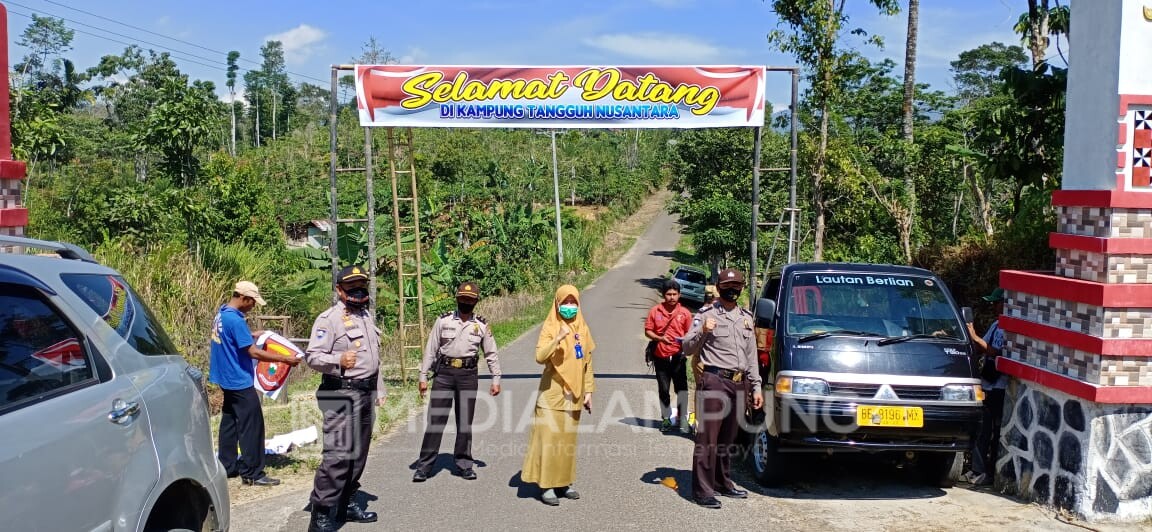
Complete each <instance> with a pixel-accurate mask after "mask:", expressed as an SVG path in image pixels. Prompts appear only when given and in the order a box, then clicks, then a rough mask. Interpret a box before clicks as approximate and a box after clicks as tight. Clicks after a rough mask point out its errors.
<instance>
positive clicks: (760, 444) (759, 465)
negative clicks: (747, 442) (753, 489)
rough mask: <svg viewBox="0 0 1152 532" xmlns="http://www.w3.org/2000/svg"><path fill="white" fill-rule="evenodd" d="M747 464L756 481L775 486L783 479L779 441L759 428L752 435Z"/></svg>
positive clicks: (782, 463)
mask: <svg viewBox="0 0 1152 532" xmlns="http://www.w3.org/2000/svg"><path fill="white" fill-rule="evenodd" d="M748 464H749V465H750V466H751V468H752V474H753V475H754V476H755V477H756V481H757V482H759V483H760V484H763V485H765V486H777V485H779V484H780V483H781V482H783V480H784V462H783V460H781V459H780V443H779V442H778V441H777V440H776V438H773V437H772V436H771V435H770V434H768V432H767V431H765V430H764V429H761V430H759V431H757V432H756V434H755V435H753V437H752V450H751V452H749V453H748Z"/></svg>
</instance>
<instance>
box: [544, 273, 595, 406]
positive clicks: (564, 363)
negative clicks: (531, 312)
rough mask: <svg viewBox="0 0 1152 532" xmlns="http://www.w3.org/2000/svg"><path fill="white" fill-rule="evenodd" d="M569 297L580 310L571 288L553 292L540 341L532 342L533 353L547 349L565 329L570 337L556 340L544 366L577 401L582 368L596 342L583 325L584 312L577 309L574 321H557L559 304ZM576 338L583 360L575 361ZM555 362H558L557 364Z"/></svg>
mask: <svg viewBox="0 0 1152 532" xmlns="http://www.w3.org/2000/svg"><path fill="white" fill-rule="evenodd" d="M568 296H572V297H573V298H574V299H575V300H576V305H578V306H580V292H579V291H578V290H577V289H576V287H575V286H572V285H570V284H566V285H563V286H561V287H560V288H557V289H556V297H555V298H554V299H553V301H552V312H549V313H548V317H546V318H544V325H543V326H542V327H541V328H540V339H539V340H537V342H536V350H537V351H539V350H540V349H542V348H544V347H547V346H548V344H551V343H552V340H554V339H555V338H556V337H557V336H559V335H560V327H561V326H562V325H567V326H568V328H569V329H571V331H572V332H571V333H569V334H568V336H565V337H564V339H563V340H560V344H559V345H557V346H556V352H555V353H553V354H552V356H551V357H550V358H549V359H548V362H545V363H546V364H552V365H553V367H555V368H556V373H557V374H558V375H560V379H561V380H562V381H563V383H564V387H565V388H567V389H568V390H569V391H571V392H572V393H573V394H576V395H577V397H579V396H580V395H581V394H583V393H584V366H585V364H586V363H587V362H588V360H589V357H590V356H591V354H592V351H593V350H595V349H596V342H595V341H594V340H592V332H591V331H590V330H589V329H588V323H587V322H585V321H584V308H583V306H581V308H580V311H579V312H577V313H576V317H575V318H572V320H571V321H569V320H566V319H564V318H561V317H560V304H561V303H562V302H563V301H564V300H565V299H567V298H568ZM577 338H579V341H580V346H581V348H582V349H583V350H584V358H583V359H577V358H576V341H577ZM557 360H559V362H557Z"/></svg>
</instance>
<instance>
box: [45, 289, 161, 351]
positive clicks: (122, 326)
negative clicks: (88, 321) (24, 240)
mask: <svg viewBox="0 0 1152 532" xmlns="http://www.w3.org/2000/svg"><path fill="white" fill-rule="evenodd" d="M60 278H61V279H62V280H63V281H64V284H65V285H67V286H68V288H70V289H71V290H72V291H73V292H75V293H76V295H78V296H80V299H81V300H83V301H84V302H85V303H87V304H88V306H89V307H90V308H91V309H92V310H94V311H96V314H98V315H100V317H101V318H102V319H103V320H104V322H105V323H107V324H108V326H109V327H112V329H114V330H115V331H116V332H117V333H118V334H119V335H120V336H122V337H123V338H124V339H125V340H127V341H128V343H129V344H130V345H131V346H132V347H133V348H135V349H136V351H138V352H140V353H141V354H144V355H174V354H177V353H178V351H177V350H176V346H175V345H174V344H173V343H172V340H171V339H169V338H168V334H167V333H165V332H164V329H163V328H162V327H160V322H158V321H157V320H156V317H155V316H153V315H152V311H151V310H149V309H148V307H147V306H146V305H145V304H144V302H143V301H142V300H141V299H140V297H139V296H137V295H136V292H135V291H133V290H132V288H131V287H130V286H128V283H127V282H126V281H124V279H123V278H120V277H116V276H112V275H99V274H76V273H66V274H62V275H61V276H60Z"/></svg>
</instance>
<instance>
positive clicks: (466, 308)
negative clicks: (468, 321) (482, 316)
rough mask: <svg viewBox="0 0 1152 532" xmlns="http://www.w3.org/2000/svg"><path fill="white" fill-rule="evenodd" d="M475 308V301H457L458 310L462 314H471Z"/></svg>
mask: <svg viewBox="0 0 1152 532" xmlns="http://www.w3.org/2000/svg"><path fill="white" fill-rule="evenodd" d="M474 308H476V304H475V303H459V302H457V303H456V312H459V313H460V314H471V313H472V309H474Z"/></svg>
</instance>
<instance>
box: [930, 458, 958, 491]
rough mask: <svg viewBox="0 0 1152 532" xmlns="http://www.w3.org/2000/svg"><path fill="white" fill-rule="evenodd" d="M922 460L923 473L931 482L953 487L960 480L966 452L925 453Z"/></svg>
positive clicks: (935, 484) (937, 485)
mask: <svg viewBox="0 0 1152 532" xmlns="http://www.w3.org/2000/svg"><path fill="white" fill-rule="evenodd" d="M920 460H921V463H920V469H921V473H923V475H924V479H925V480H926V481H927V482H928V483H929V484H931V485H933V486H936V487H938V488H951V487H953V486H955V485H956V482H957V481H959V480H960V470H961V469H963V467H964V453H953V452H944V453H925V454H924V455H923V456H922V457H921V459H920Z"/></svg>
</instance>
